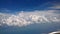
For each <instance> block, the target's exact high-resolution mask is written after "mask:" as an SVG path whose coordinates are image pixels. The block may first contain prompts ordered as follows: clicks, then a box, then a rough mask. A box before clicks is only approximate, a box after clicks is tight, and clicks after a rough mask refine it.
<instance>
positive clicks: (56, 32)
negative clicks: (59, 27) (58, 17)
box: [49, 31, 60, 34]
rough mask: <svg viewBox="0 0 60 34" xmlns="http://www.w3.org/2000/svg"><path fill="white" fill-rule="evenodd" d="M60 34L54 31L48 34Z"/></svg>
mask: <svg viewBox="0 0 60 34" xmlns="http://www.w3.org/2000/svg"><path fill="white" fill-rule="evenodd" d="M58 33H59V34H60V31H55V32H51V33H49V34H58Z"/></svg>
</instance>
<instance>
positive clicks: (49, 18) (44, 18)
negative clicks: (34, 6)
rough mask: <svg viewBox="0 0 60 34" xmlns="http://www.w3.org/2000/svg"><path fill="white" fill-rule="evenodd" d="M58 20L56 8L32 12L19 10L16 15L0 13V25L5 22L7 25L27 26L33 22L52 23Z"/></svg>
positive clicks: (59, 16) (59, 15)
mask: <svg viewBox="0 0 60 34" xmlns="http://www.w3.org/2000/svg"><path fill="white" fill-rule="evenodd" d="M52 22H56V23H58V22H60V14H59V11H58V10H43V11H38V10H35V11H33V12H23V11H22V12H19V13H17V14H16V15H14V14H7V13H0V26H2V25H3V24H6V25H8V26H19V27H22V26H27V25H30V24H34V23H37V24H38V23H52Z"/></svg>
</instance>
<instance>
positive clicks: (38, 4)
mask: <svg viewBox="0 0 60 34" xmlns="http://www.w3.org/2000/svg"><path fill="white" fill-rule="evenodd" d="M58 2H60V0H0V12H2V11H1V10H11V12H16V11H33V10H44V9H47V8H48V7H50V6H53V5H52V4H53V3H58ZM3 12H4V11H3Z"/></svg>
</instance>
